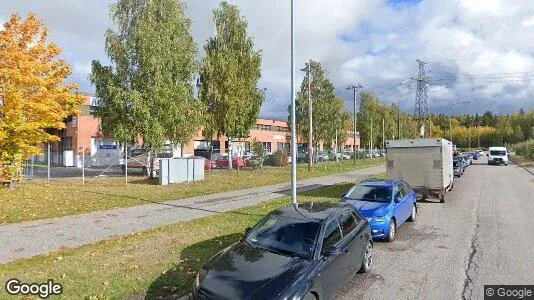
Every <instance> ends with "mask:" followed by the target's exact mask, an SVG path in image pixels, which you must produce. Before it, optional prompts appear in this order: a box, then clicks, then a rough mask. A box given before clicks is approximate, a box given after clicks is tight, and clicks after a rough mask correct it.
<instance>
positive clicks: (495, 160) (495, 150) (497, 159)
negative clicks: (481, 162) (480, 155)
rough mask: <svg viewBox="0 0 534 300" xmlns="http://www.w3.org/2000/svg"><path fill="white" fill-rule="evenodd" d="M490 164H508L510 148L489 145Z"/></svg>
mask: <svg viewBox="0 0 534 300" xmlns="http://www.w3.org/2000/svg"><path fill="white" fill-rule="evenodd" d="M487 156H488V165H500V164H504V165H505V166H507V165H508V150H507V149H506V147H489V149H488V154H487Z"/></svg>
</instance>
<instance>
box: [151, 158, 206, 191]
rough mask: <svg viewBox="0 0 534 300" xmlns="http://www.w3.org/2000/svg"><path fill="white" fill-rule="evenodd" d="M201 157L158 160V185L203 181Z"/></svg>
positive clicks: (202, 160) (202, 159) (202, 161)
mask: <svg viewBox="0 0 534 300" xmlns="http://www.w3.org/2000/svg"><path fill="white" fill-rule="evenodd" d="M204 159H205V158H203V157H178V158H160V161H159V184H160V185H167V184H171V183H178V182H187V181H198V180H204Z"/></svg>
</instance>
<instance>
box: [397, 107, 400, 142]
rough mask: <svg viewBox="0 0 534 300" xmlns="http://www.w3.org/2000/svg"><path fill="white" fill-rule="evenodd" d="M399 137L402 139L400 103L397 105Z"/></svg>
mask: <svg viewBox="0 0 534 300" xmlns="http://www.w3.org/2000/svg"><path fill="white" fill-rule="evenodd" d="M397 137H398V139H399V140H400V139H401V129H400V103H399V106H398V107H397Z"/></svg>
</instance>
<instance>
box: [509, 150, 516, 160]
mask: <svg viewBox="0 0 534 300" xmlns="http://www.w3.org/2000/svg"><path fill="white" fill-rule="evenodd" d="M514 156H515V151H514V149H512V148H509V149H508V158H510V157H514Z"/></svg>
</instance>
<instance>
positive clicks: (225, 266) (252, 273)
mask: <svg viewBox="0 0 534 300" xmlns="http://www.w3.org/2000/svg"><path fill="white" fill-rule="evenodd" d="M372 255H373V241H372V239H371V230H370V228H369V223H368V222H367V220H366V219H365V218H363V217H362V216H361V215H360V214H359V213H358V212H357V211H356V210H355V209H354V208H353V207H352V206H350V205H342V204H339V203H338V204H336V203H322V204H321V203H313V204H301V205H299V208H298V210H297V209H295V208H294V207H293V206H286V207H283V208H280V209H277V210H275V211H273V212H271V213H269V214H268V215H267V216H265V217H264V218H263V219H262V220H260V221H259V222H258V223H257V224H256V225H255V226H254V227H252V229H249V230H247V232H246V235H245V236H244V237H243V238H241V239H240V240H239V241H237V242H236V243H235V244H233V245H231V246H230V247H228V248H226V249H225V250H223V251H221V252H219V253H218V254H217V255H215V256H214V257H212V258H211V259H210V260H209V261H207V262H206V263H205V264H204V266H203V267H202V268H201V269H200V270H199V272H198V275H197V277H196V280H195V289H194V292H193V297H194V298H197V299H331V298H333V297H334V296H335V294H336V292H337V291H338V290H339V288H341V287H342V286H343V285H344V284H345V283H346V282H347V281H349V280H350V279H351V278H352V277H353V276H354V274H355V273H356V272H358V271H361V272H367V271H369V270H370V268H371V266H372V262H373V256H372Z"/></svg>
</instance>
